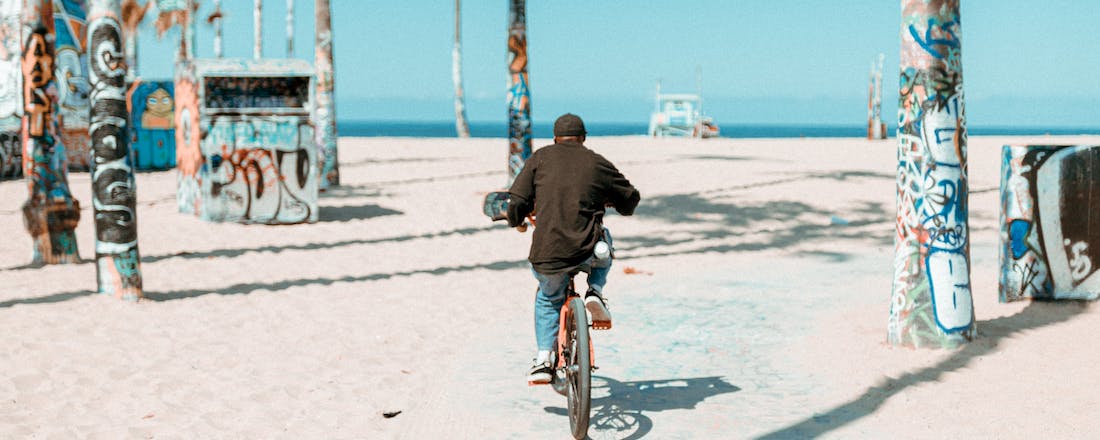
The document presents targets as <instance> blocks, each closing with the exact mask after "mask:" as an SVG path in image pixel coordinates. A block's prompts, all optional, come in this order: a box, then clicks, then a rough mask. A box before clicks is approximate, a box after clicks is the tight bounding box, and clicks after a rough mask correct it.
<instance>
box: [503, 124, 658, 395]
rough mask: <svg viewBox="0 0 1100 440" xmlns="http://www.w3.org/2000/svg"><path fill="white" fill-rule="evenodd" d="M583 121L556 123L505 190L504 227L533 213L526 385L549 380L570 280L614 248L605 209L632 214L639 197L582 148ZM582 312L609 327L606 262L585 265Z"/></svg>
mask: <svg viewBox="0 0 1100 440" xmlns="http://www.w3.org/2000/svg"><path fill="white" fill-rule="evenodd" d="M586 135H587V131H586V130H585V127H584V121H582V120H581V118H580V117H578V116H577V115H574V114H569V113H567V114H565V115H562V116H561V117H559V118H558V119H557V121H555V122H554V144H553V145H548V146H546V147H543V148H540V149H538V150H537V151H535V152H534V154H532V155H531V157H530V158H528V159H527V162H526V163H525V164H524V166H523V170H522V171H520V173H519V175H518V176H516V180H515V182H513V183H512V187H511V188H510V189H509V190H508V193H509V201H508V225H509V226H512V227H520V226H522V225H523V224H524V218H525V217H527V216H528V215H531V214H532V213H537V214H538V227H537V228H535V232H534V236H533V237H532V238H531V251H530V254H529V255H528V261H530V262H531V271H532V273H533V274H534V276H535V279H536V280H538V283H539V288H538V291H537V292H536V293H535V340H536V342H537V343H538V352H537V354H536V355H535V363H534V365H533V366H532V367H531V369H530V370H529V371H528V373H527V381H528V383H549V382H550V380H551V378H552V376H553V366H552V365H551V363H550V352H551V350H553V347H554V344H555V339H556V337H557V334H558V318H559V314H560V310H561V307H562V304H564V302H565V290H566V287H567V283H568V282H569V273H570V271H572V270H574V269H575V268H577V267H578V266H581V265H584V264H586V263H591V262H592V260H593V259H594V256H593V252H594V249H595V248H596V244H597V243H598V242H600V241H604V242H605V243H607V245H610V244H611V234H610V233H609V232H608V230H607V228H605V227H603V216H604V212H605V207H606V206H612V207H614V208H615V210H616V211H618V212H619V214H622V215H631V214H633V213H634V208H635V207H637V206H638V201H639V200H641V196H640V195H639V193H638V190H637V189H635V188H634V186H633V185H631V184H630V181H628V180H627V179H626V178H625V177H623V175H622V173H620V172H619V170H618V169H616V168H615V165H613V164H612V163H611V162H610V161H608V160H607V159H605V158H604V157H603V156H601V155H599V154H596V153H595V152H593V151H592V150H589V149H588V148H587V147H585V146H584V141H585V137H586ZM590 266H592V267H591V269H590V271H589V274H588V286H589V287H588V291H587V292H586V293H585V298H584V302H585V309H587V310H588V313H589V315H591V317H592V320H593V322H595V321H606V322H608V323H610V321H611V314H610V312H608V310H607V303H606V302H605V301H604V298H603V288H604V285H605V284H606V283H607V274H608V273H610V272H611V265H610V261H608V262H607V264H605V265H602V266H604V267H596V266H599V265H593V264H590Z"/></svg>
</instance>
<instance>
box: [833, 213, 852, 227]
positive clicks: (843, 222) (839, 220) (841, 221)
mask: <svg viewBox="0 0 1100 440" xmlns="http://www.w3.org/2000/svg"><path fill="white" fill-rule="evenodd" d="M829 224H830V225H833V226H848V219H845V218H843V217H837V216H835V215H834V216H832V217H829Z"/></svg>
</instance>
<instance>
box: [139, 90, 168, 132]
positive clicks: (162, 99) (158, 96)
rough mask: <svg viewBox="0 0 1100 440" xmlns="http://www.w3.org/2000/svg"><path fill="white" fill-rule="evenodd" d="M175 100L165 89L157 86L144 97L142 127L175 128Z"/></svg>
mask: <svg viewBox="0 0 1100 440" xmlns="http://www.w3.org/2000/svg"><path fill="white" fill-rule="evenodd" d="M174 108H175V102H174V101H173V100H172V96H171V95H169V94H168V91H167V90H164V89H163V88H159V89H156V90H154V91H153V93H150V94H149V96H148V97H147V98H145V112H144V113H142V114H141V126H142V128H152V129H164V130H168V129H172V128H175V127H176V125H175V111H174V110H173V109H174Z"/></svg>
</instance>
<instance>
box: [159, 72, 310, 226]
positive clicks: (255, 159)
mask: <svg viewBox="0 0 1100 440" xmlns="http://www.w3.org/2000/svg"><path fill="white" fill-rule="evenodd" d="M185 68H186V69H188V71H187V72H184V73H183V74H179V76H178V77H177V79H176V98H177V99H176V123H177V127H178V130H177V134H176V142H177V154H176V157H177V162H178V164H177V168H178V170H179V180H178V181H179V189H178V193H177V201H178V202H179V206H180V211H181V212H190V213H194V214H196V215H198V216H199V217H200V218H202V219H204V220H208V221H229V222H241V223H274V224H287V223H302V222H315V221H317V214H318V208H317V193H318V189H319V184H320V183H319V180H320V179H319V175H320V173H319V172H320V167H319V166H318V154H317V153H318V149H317V145H316V143H315V137H314V136H315V132H314V128H313V125H312V123H311V121H310V117H309V116H310V111H309V110H310V106H311V105H312V99H311V97H312V93H311V92H312V88H313V84H312V74H313V72H312V67H311V66H309V65H308V64H307V63H305V62H302V61H299V60H261V61H249V60H234V59H215V60H195V61H194V63H193V64H187V65H185ZM200 127H201V130H200ZM200 132H204V133H205V135H204V136H201V137H200V136H199V133H200Z"/></svg>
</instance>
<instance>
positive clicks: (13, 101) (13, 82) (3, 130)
mask: <svg viewBox="0 0 1100 440" xmlns="http://www.w3.org/2000/svg"><path fill="white" fill-rule="evenodd" d="M22 15H23V0H0V35H2V36H3V38H0V48H2V49H3V50H0V84H6V85H7V87H0V180H4V179H16V178H19V177H22V176H23V142H22V141H21V140H20V137H21V135H20V134H19V133H20V131H21V130H20V127H21V126H22V124H23V72H22V69H20V65H21V63H20V57H21V55H22V48H21V46H20V45H21V44H22V41H20V39H19V36H20V35H21V34H22V33H23V32H22V21H23V18H22Z"/></svg>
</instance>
